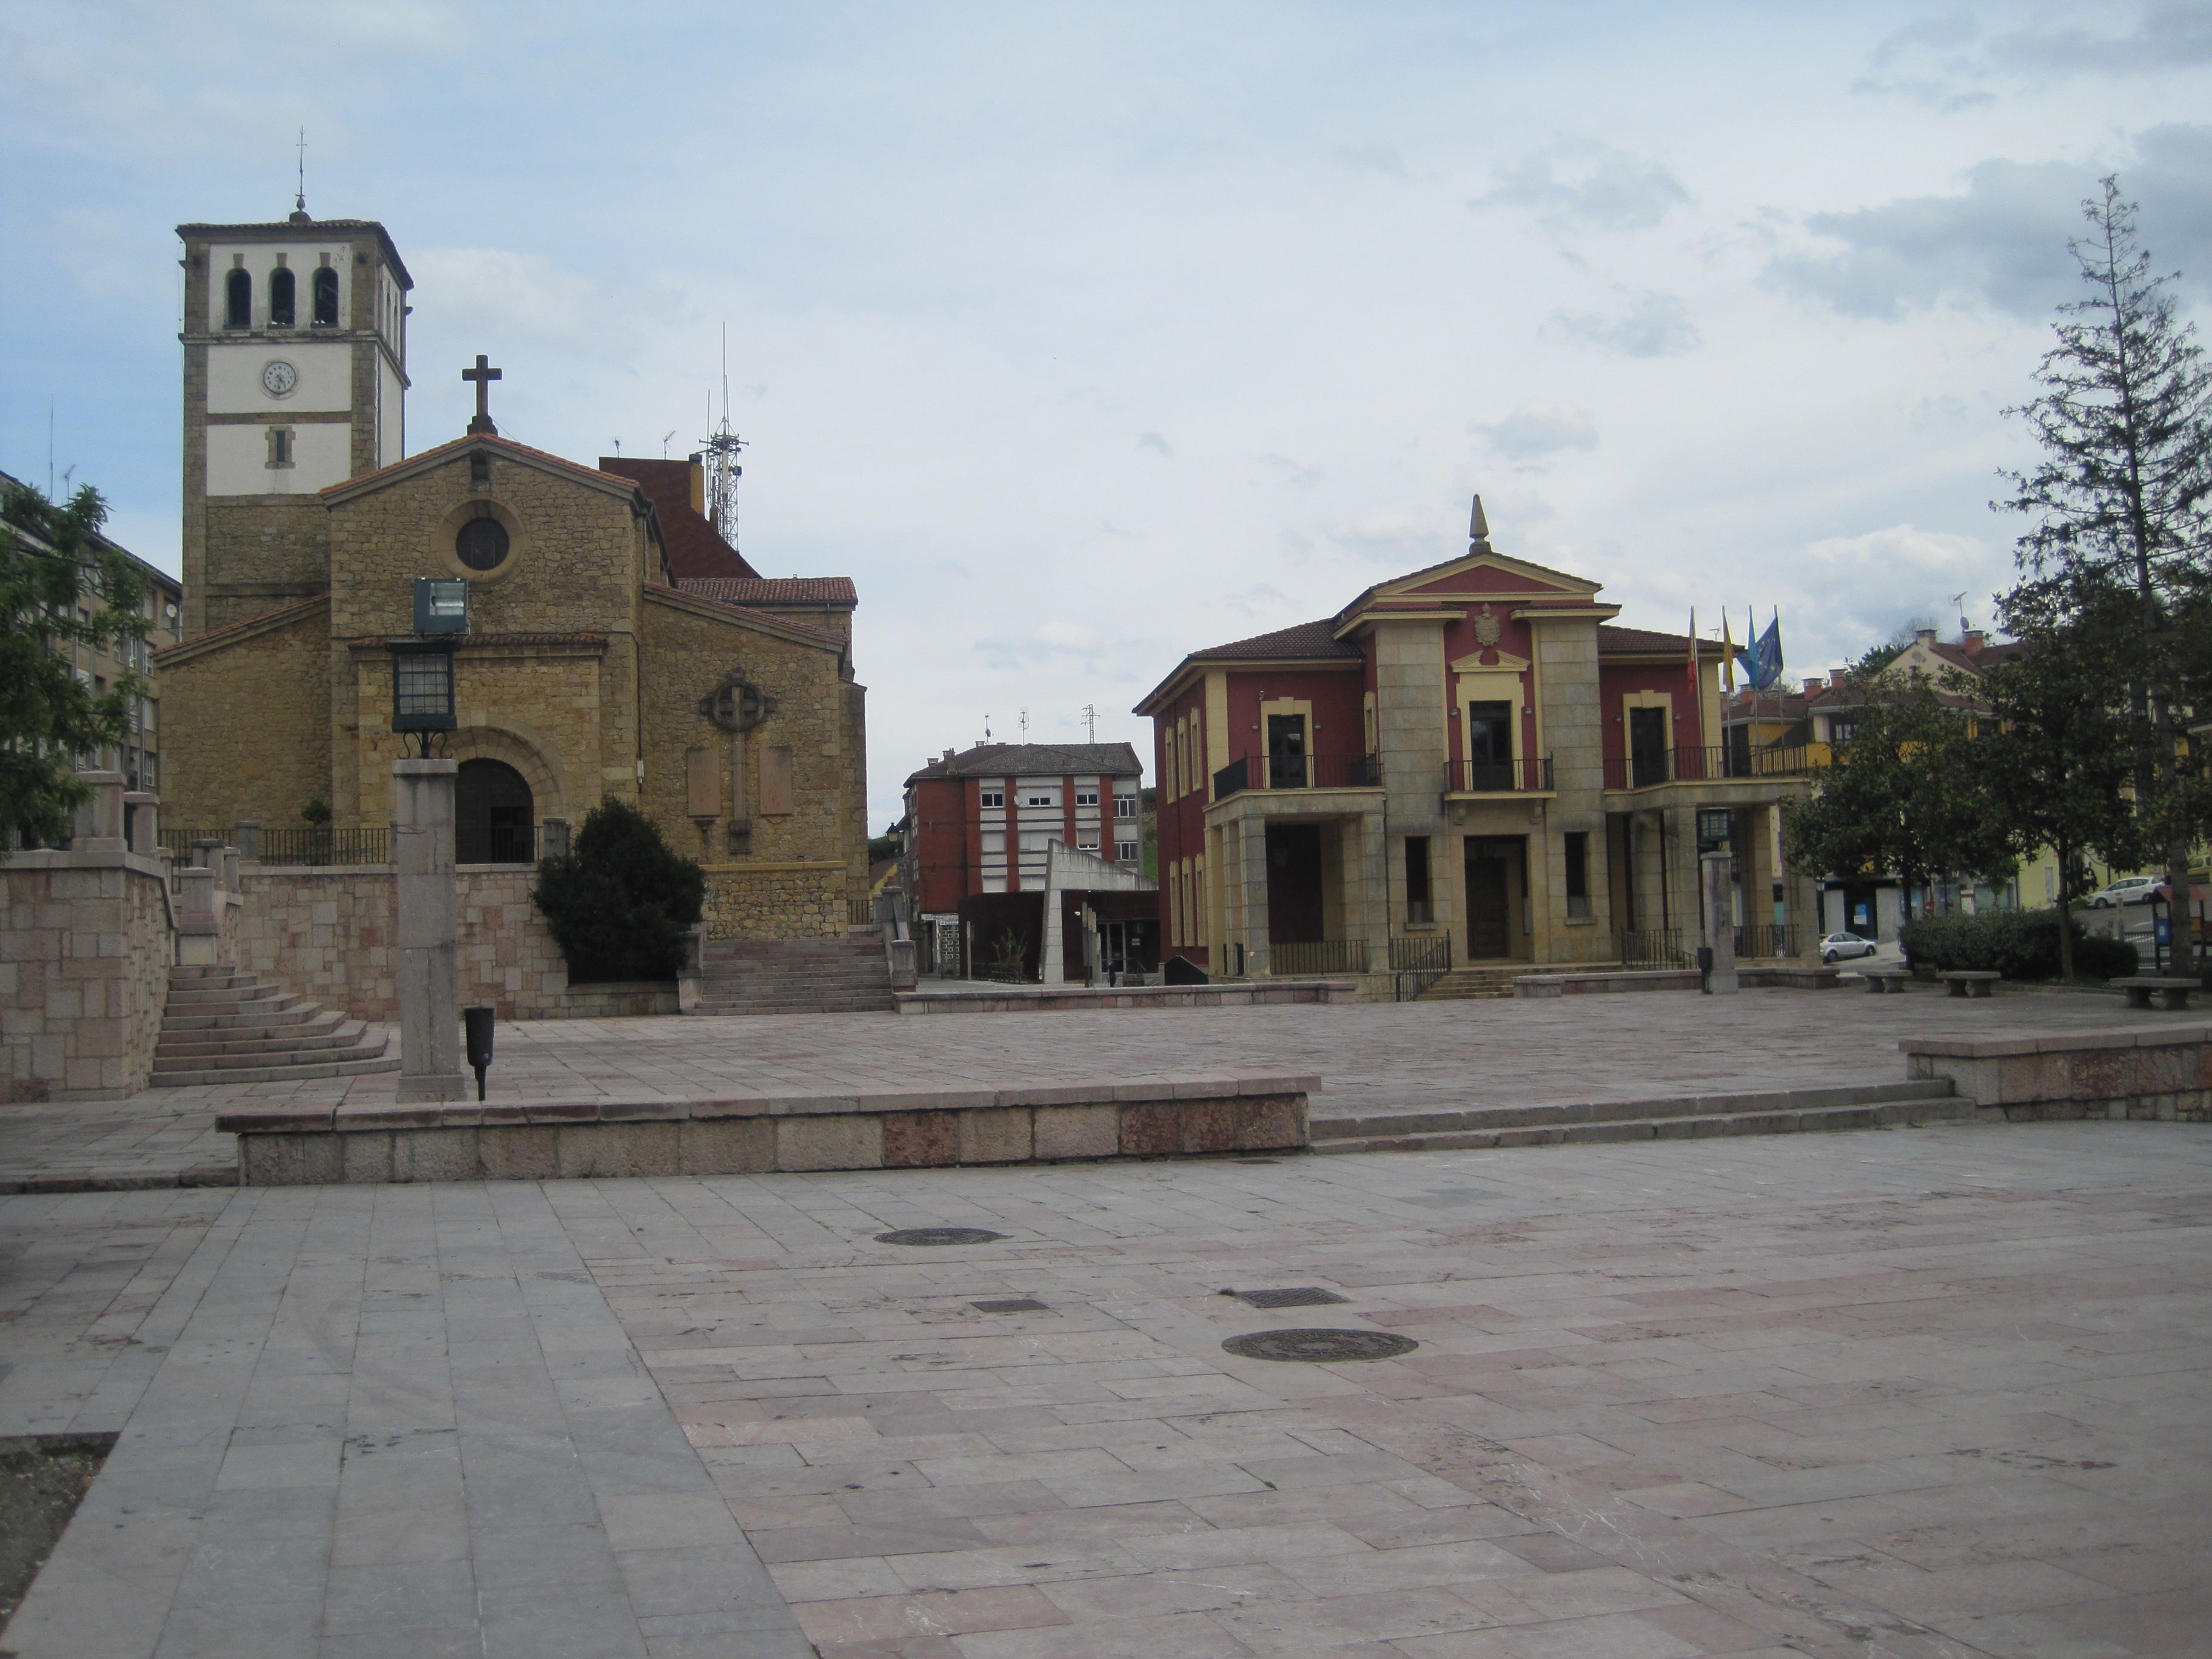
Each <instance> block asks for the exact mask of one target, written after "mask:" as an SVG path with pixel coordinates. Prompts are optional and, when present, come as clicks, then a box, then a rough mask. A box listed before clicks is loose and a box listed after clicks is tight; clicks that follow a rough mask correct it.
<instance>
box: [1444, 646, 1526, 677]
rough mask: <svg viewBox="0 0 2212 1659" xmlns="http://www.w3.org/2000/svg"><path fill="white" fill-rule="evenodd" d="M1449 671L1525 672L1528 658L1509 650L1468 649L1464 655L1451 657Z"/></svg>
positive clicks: (1469, 672) (1480, 672)
mask: <svg viewBox="0 0 2212 1659" xmlns="http://www.w3.org/2000/svg"><path fill="white" fill-rule="evenodd" d="M1450 667H1451V671H1452V672H1453V673H1455V674H1525V673H1527V672H1528V658H1526V657H1516V656H1515V655H1514V654H1513V653H1511V652H1510V651H1498V650H1495V649H1492V650H1487V651H1470V652H1469V653H1468V654H1467V655H1466V656H1464V657H1456V658H1455V659H1453V660H1452V662H1451V664H1450Z"/></svg>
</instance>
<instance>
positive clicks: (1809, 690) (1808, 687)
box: [1805, 674, 1827, 697]
mask: <svg viewBox="0 0 2212 1659" xmlns="http://www.w3.org/2000/svg"><path fill="white" fill-rule="evenodd" d="M1825 684H1827V682H1826V680H1824V679H1822V678H1821V677H1820V675H1818V674H1808V675H1806V676H1805V695H1806V696H1808V697H1809V696H1812V695H1813V694H1814V692H1815V691H1818V690H1820V688H1821V687H1822V686H1823V685H1825Z"/></svg>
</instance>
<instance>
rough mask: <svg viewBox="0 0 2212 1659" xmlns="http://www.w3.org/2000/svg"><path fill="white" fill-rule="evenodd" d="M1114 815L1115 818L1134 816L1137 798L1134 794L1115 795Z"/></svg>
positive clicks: (1135, 814)
mask: <svg viewBox="0 0 2212 1659" xmlns="http://www.w3.org/2000/svg"><path fill="white" fill-rule="evenodd" d="M1114 816H1115V817H1117V818H1133V817H1136V816H1137V798H1136V797H1135V796H1134V795H1116V796H1115V797H1114Z"/></svg>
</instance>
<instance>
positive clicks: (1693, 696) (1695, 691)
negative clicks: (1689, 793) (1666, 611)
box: [1672, 605, 1705, 744]
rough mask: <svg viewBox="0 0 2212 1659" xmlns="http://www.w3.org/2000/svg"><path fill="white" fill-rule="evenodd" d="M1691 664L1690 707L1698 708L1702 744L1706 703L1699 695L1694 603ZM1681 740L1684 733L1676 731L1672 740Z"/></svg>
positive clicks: (1692, 610) (1691, 614)
mask: <svg viewBox="0 0 2212 1659" xmlns="http://www.w3.org/2000/svg"><path fill="white" fill-rule="evenodd" d="M1689 666H1690V707H1691V708H1694V709H1696V710H1697V711H1698V741H1699V743H1701V744H1702V743H1703V742H1705V704H1704V702H1703V700H1702V699H1701V698H1700V696H1699V686H1698V607H1697V606H1695V605H1692V606H1691V607H1690V665H1689ZM1681 740H1682V733H1680V732H1676V733H1675V734H1674V738H1673V739H1672V741H1674V742H1675V743H1677V744H1679V743H1680V742H1681Z"/></svg>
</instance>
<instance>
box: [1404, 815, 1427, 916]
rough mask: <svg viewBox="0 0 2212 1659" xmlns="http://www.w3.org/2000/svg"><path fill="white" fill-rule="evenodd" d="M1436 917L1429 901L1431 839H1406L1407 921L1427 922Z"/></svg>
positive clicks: (1411, 837) (1416, 837)
mask: <svg viewBox="0 0 2212 1659" xmlns="http://www.w3.org/2000/svg"><path fill="white" fill-rule="evenodd" d="M1432 915H1434V912H1433V910H1432V909H1431V906H1430V900H1429V838H1428V837H1427V836H1407V837H1406V920H1407V921H1429V920H1430V919H1431V916H1432Z"/></svg>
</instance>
